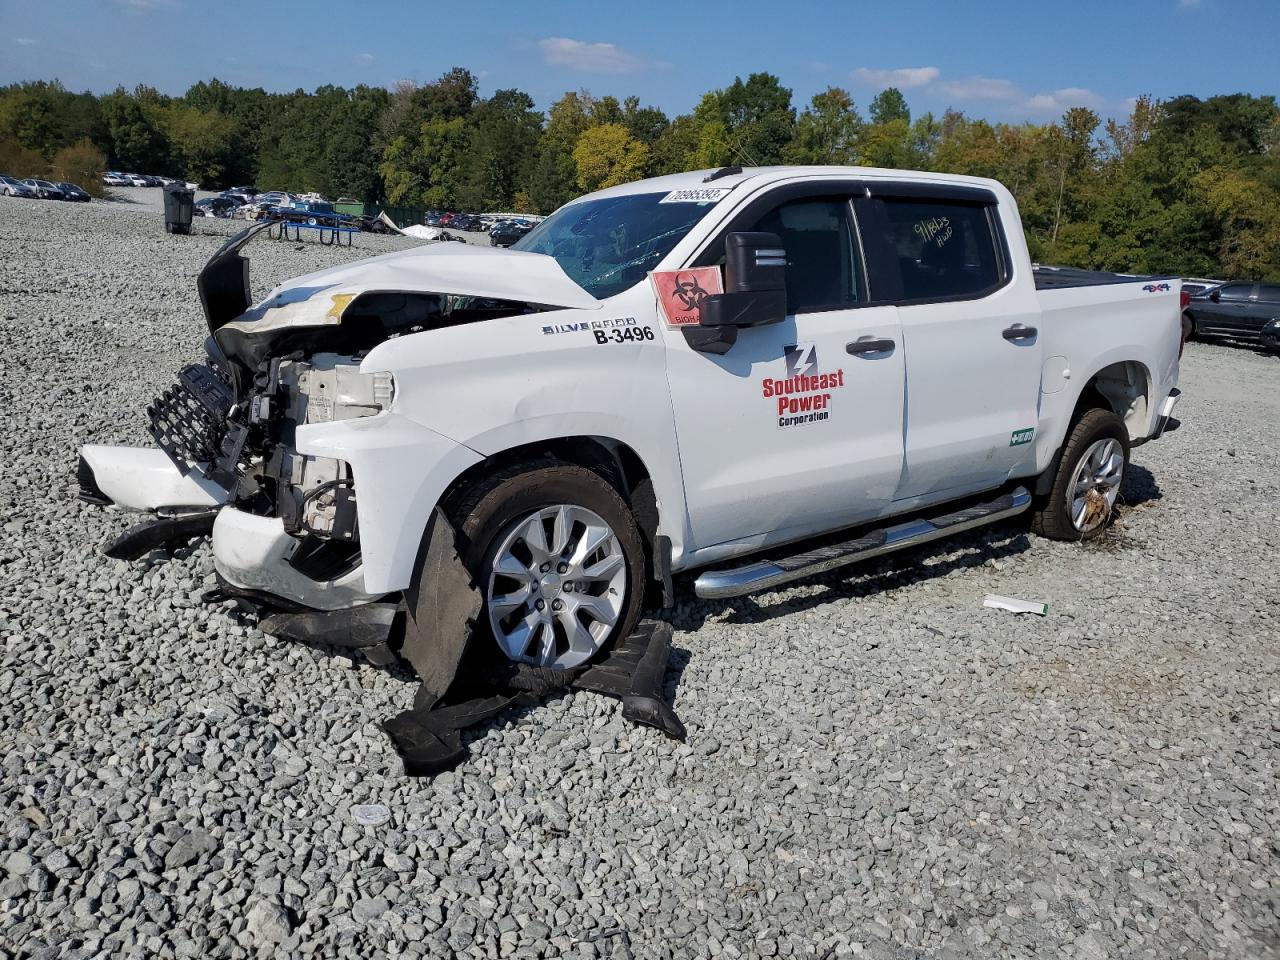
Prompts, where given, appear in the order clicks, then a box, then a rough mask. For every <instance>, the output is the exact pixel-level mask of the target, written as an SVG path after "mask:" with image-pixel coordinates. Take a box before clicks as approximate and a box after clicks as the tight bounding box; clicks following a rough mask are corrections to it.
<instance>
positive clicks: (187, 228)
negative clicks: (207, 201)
mask: <svg viewBox="0 0 1280 960" xmlns="http://www.w3.org/2000/svg"><path fill="white" fill-rule="evenodd" d="M195 207H196V193H195V191H194V190H188V189H187V187H186V185H185V184H181V183H170V184H167V185H166V186H165V188H164V229H165V232H166V233H190V232H191V214H192V213H193V212H194V211H195Z"/></svg>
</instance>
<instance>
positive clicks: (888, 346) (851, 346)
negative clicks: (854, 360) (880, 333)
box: [844, 337, 897, 357]
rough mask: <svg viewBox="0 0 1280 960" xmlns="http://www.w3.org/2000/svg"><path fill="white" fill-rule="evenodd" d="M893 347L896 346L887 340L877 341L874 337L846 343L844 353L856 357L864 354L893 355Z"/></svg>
mask: <svg viewBox="0 0 1280 960" xmlns="http://www.w3.org/2000/svg"><path fill="white" fill-rule="evenodd" d="M895 346H897V344H895V343H894V342H893V341H892V340H889V339H880V340H878V339H876V338H875V337H859V338H858V339H857V340H854V341H853V342H852V343H846V344H845V345H844V348H845V350H846V352H848V353H851V354H853V355H854V356H855V357H858V356H861V355H862V354H864V353H893V348H894V347H895Z"/></svg>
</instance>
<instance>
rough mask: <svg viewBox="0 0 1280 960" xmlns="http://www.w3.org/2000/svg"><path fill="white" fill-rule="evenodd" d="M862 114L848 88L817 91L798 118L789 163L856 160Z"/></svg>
mask: <svg viewBox="0 0 1280 960" xmlns="http://www.w3.org/2000/svg"><path fill="white" fill-rule="evenodd" d="M862 125H863V122H862V117H861V116H860V115H859V114H858V108H857V107H855V106H854V104H853V98H852V97H850V96H849V93H848V91H846V90H841V89H840V88H839V87H828V88H827V89H826V90H824V91H822V92H821V93H815V94H814V95H813V99H812V100H810V101H809V105H808V106H807V107H805V108H804V111H803V112H802V113H801V114H800V117H799V119H798V120H796V129H795V137H794V138H793V139H792V141H791V143H790V144H788V145H787V149H786V159H787V162H788V163H834V164H847V163H854V162H855V161H856V160H857V157H858V147H857V141H858V134H859V133H860V132H861V131H862Z"/></svg>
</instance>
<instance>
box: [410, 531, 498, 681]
mask: <svg viewBox="0 0 1280 960" xmlns="http://www.w3.org/2000/svg"><path fill="white" fill-rule="evenodd" d="M457 542H458V541H457V534H456V533H455V531H454V529H453V524H451V523H450V522H449V518H448V517H447V516H445V513H444V511H443V510H441V509H440V508H439V507H436V509H435V510H433V511H432V512H431V519H430V520H428V521H427V529H426V532H425V533H424V534H423V535H422V547H421V548H420V549H419V551H418V561H417V563H416V564H415V565H414V569H413V577H412V579H411V580H410V581H409V589H407V590H406V591H405V592H404V599H405V612H406V618H405V625H404V642H403V643H402V644H401V647H400V656H402V657H404V659H406V660H408V661H409V664H410V666H412V667H413V669H414V671H415V672H416V673H417V674H418V677H419V679H421V680H422V687H423V690H424V691H426V693H427V694H429V695H431V696H433V697H435V698H436V699H439V698H440V697H443V696H444V694H445V692H446V691H447V690H448V689H449V688H450V687H451V686H452V685H453V682H454V678H455V677H456V676H457V674H458V668H459V667H460V666H461V665H462V658H463V656H464V655H465V654H466V652H467V645H468V642H469V641H470V639H471V633H472V629H473V626H474V624H475V622H476V620H477V618H478V617H479V616H480V611H481V610H482V609H483V607H484V600H483V598H482V597H481V595H480V590H479V589H478V588H477V587H476V584H475V582H474V581H473V580H472V579H471V574H470V572H469V571H468V570H467V568H466V566H465V565H464V564H463V562H462V558H461V557H459V556H458V549H457Z"/></svg>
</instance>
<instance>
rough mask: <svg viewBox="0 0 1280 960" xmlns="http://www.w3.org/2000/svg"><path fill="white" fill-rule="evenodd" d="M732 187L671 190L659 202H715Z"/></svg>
mask: <svg viewBox="0 0 1280 960" xmlns="http://www.w3.org/2000/svg"><path fill="white" fill-rule="evenodd" d="M732 189H733V187H691V188H689V189H687V190H672V191H671V192H670V193H668V194H667V195H666V196H665V197H663V198H662V199H661V200H659V201H658V202H659V203H715V202H716V201H717V200H719V199H720V198H721V197H723V196H724V195H725V194H726V193H728V192H729V191H730V190H732Z"/></svg>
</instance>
